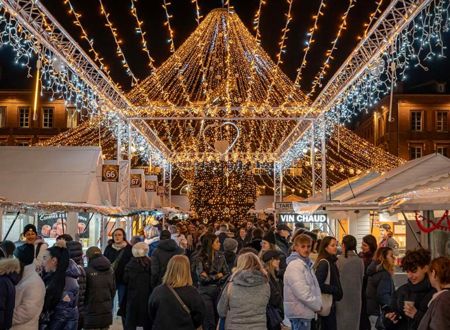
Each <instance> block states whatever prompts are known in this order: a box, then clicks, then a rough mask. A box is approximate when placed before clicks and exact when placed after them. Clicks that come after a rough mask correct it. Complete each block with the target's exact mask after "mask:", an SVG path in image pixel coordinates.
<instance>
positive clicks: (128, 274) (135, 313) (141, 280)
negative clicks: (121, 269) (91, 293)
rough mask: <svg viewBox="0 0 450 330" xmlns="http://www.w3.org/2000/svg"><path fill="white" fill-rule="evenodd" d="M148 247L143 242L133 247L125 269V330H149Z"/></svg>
mask: <svg viewBox="0 0 450 330" xmlns="http://www.w3.org/2000/svg"><path fill="white" fill-rule="evenodd" d="M148 250H149V246H148V245H147V244H146V243H144V242H139V243H136V244H135V245H133V249H132V251H133V258H131V260H130V262H129V263H128V264H127V265H126V267H125V274H124V277H123V279H124V282H125V284H126V285H127V307H126V315H127V316H126V318H125V329H127V330H131V329H136V327H143V328H144V330H148V329H150V320H149V318H148V314H147V306H146V304H143V303H142V302H144V301H145V302H147V301H148V298H149V297H150V292H151V285H150V279H151V262H150V258H149V257H148V256H147V255H148Z"/></svg>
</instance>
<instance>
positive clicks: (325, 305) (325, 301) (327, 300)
mask: <svg viewBox="0 0 450 330" xmlns="http://www.w3.org/2000/svg"><path fill="white" fill-rule="evenodd" d="M322 260H325V261H326V262H327V265H328V275H327V278H326V280H325V284H327V285H330V273H331V267H330V263H329V262H328V260H327V259H322ZM322 260H321V261H322ZM332 305H333V295H332V294H329V293H322V310H321V311H320V312H318V314H319V315H320V316H328V315H330V312H331V306H332Z"/></svg>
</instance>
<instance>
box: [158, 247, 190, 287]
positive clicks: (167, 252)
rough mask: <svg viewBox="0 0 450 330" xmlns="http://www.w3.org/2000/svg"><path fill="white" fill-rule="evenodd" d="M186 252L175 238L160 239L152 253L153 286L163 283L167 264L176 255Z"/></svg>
mask: <svg viewBox="0 0 450 330" xmlns="http://www.w3.org/2000/svg"><path fill="white" fill-rule="evenodd" d="M179 254H184V250H183V249H182V248H180V247H179V246H178V245H177V243H176V242H175V241H174V240H173V239H163V240H160V241H159V244H158V247H157V248H156V249H155V251H154V252H153V255H152V268H151V286H152V288H155V287H156V286H158V285H160V284H161V283H162V278H163V276H164V274H165V273H166V269H167V264H168V263H169V260H170V258H172V257H173V256H174V255H179Z"/></svg>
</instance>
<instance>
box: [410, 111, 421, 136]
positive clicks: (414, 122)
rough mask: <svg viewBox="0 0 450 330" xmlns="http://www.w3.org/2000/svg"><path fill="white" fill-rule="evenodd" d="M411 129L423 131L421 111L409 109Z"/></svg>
mask: <svg viewBox="0 0 450 330" xmlns="http://www.w3.org/2000/svg"><path fill="white" fill-rule="evenodd" d="M411 130H412V131H415V132H422V131H423V112H422V111H411Z"/></svg>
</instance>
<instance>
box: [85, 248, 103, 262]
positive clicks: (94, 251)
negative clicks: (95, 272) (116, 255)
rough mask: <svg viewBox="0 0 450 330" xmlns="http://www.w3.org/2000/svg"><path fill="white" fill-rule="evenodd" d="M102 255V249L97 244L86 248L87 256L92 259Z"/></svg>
mask: <svg viewBox="0 0 450 330" xmlns="http://www.w3.org/2000/svg"><path fill="white" fill-rule="evenodd" d="M101 255H102V250H100V249H99V248H98V247H96V246H91V247H90V248H89V249H87V250H86V257H87V258H88V259H89V260H91V259H95V258H97V257H99V256H101Z"/></svg>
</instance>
